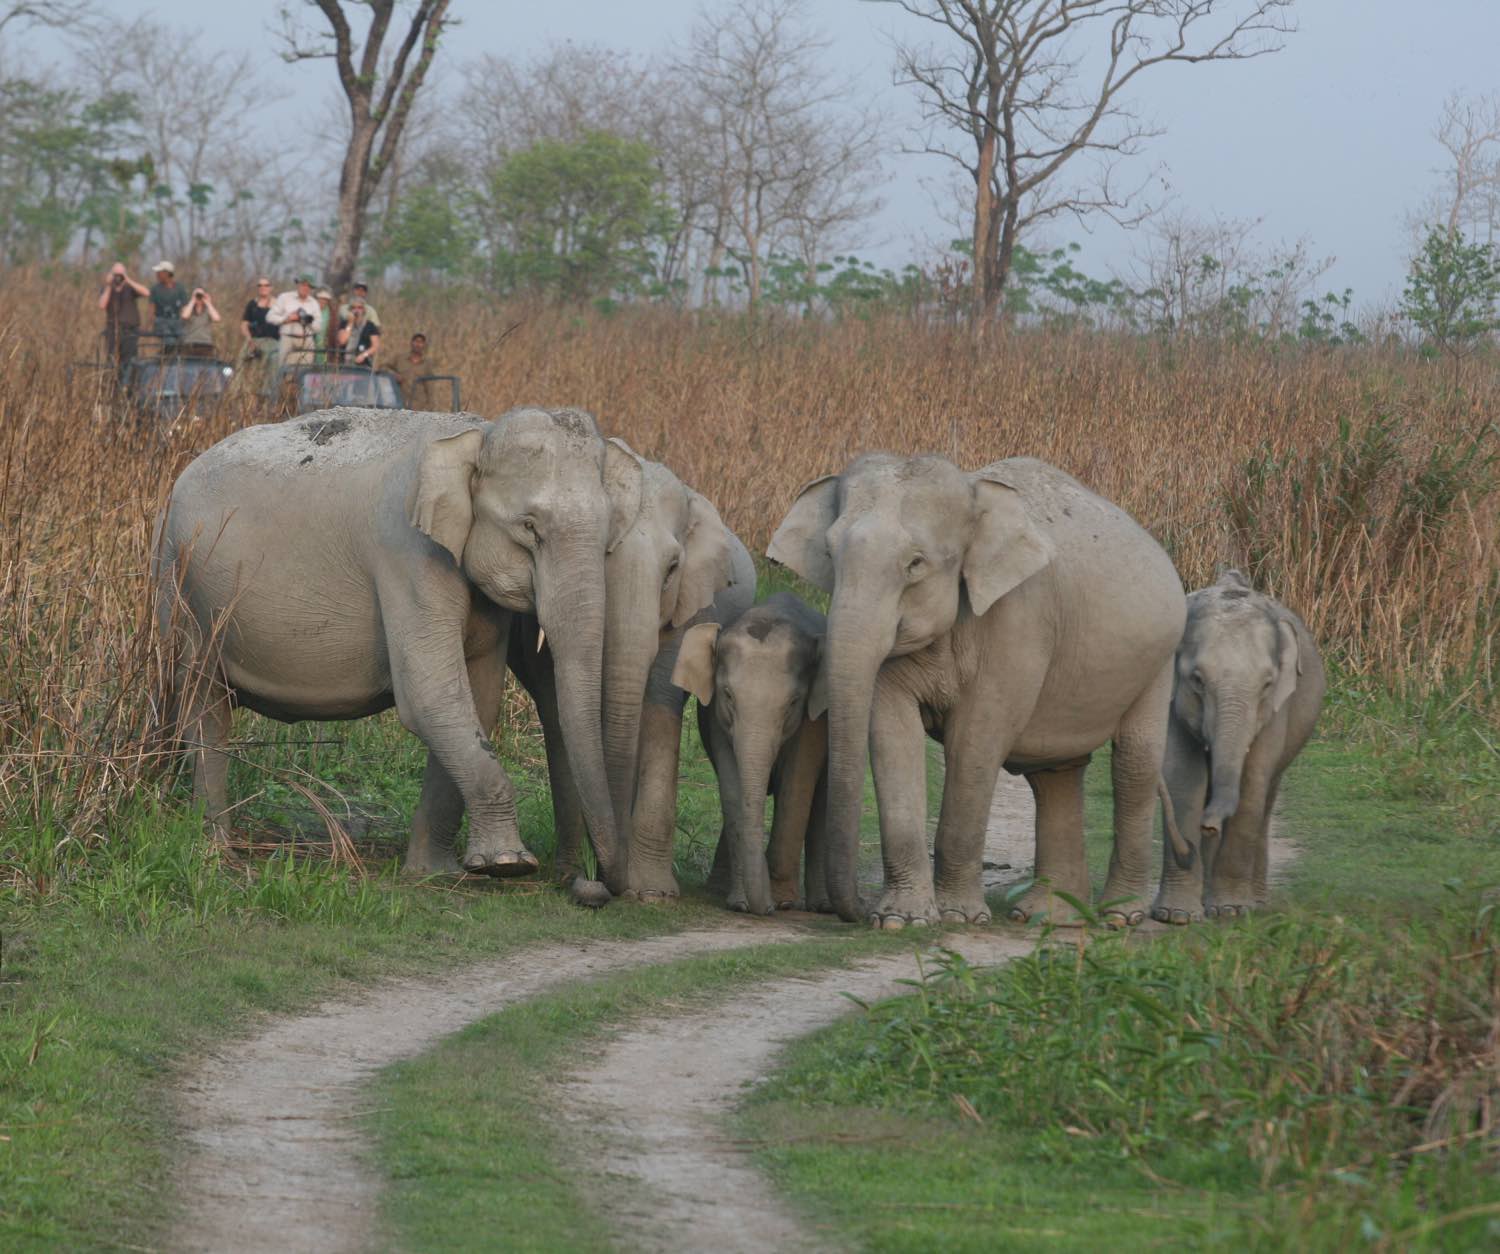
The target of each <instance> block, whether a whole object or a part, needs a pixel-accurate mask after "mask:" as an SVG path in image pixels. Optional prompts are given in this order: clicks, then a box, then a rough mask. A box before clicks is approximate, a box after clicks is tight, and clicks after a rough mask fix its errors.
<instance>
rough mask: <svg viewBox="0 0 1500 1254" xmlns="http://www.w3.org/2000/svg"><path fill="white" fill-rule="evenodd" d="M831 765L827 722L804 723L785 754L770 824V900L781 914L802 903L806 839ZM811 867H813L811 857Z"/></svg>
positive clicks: (820, 720) (824, 720)
mask: <svg viewBox="0 0 1500 1254" xmlns="http://www.w3.org/2000/svg"><path fill="white" fill-rule="evenodd" d="M827 761H828V722H827V720H826V719H819V720H818V721H817V722H804V723H803V724H802V726H801V727H799V728H798V729H797V731H796V732H795V733H794V734H793V736H792V739H791V740H790V742H788V744H787V745H786V747H785V748H784V749H783V751H782V760H781V769H780V771H779V772H778V773H777V780H776V812H775V817H774V818H773V819H772V820H771V843H770V845H769V847H768V848H767V849H766V869H767V871H768V872H769V873H770V876H771V900H772V902H774V903H775V906H776V908H777V909H778V910H795V909H796V908H797V905H798V903H799V900H800V898H799V895H798V893H797V867H798V864H799V863H800V862H801V860H802V849H803V845H804V844H805V842H806V839H807V830H808V822H809V820H810V819H811V817H812V808H813V801H814V798H815V797H816V795H817V791H818V781H819V780H820V779H821V778H822V775H823V768H824V765H825V764H826V763H827ZM808 865H809V866H811V865H812V863H811V855H810V854H809V860H808Z"/></svg>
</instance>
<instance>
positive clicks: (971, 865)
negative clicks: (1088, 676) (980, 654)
mask: <svg viewBox="0 0 1500 1254" xmlns="http://www.w3.org/2000/svg"><path fill="white" fill-rule="evenodd" d="M1009 708H1010V705H1009V703H1008V702H1000V701H993V700H989V699H987V698H986V697H985V696H979V697H977V698H975V697H970V698H969V699H967V700H964V701H962V702H961V703H960V704H959V705H958V706H957V707H956V708H955V709H954V710H952V711H951V712H950V714H949V715H948V718H947V720H946V723H945V725H944V730H943V751H944V771H943V805H942V810H941V812H940V813H939V815H938V826H937V836H936V839H935V841H934V849H933V852H934V859H933V878H934V881H935V885H936V888H937V904H938V910H939V911H940V913H941V917H942V919H943V921H944V922H945V923H988V922H989V921H990V909H989V906H988V905H986V904H985V900H984V878H983V867H984V838H985V835H986V833H987V831H988V829H989V821H990V806H991V803H992V801H993V799H994V796H995V784H996V781H997V780H998V779H999V777H1000V767H1001V765H1002V764H1003V763H1004V761H1005V756H1006V754H1007V753H1008V752H1009V750H1010V746H1011V742H1012V739H1013V732H1012V728H1011V726H1010V723H1009V721H1008V718H1007V711H1008V709H1009ZM924 751H925V746H924Z"/></svg>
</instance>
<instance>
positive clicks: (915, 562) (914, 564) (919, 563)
mask: <svg viewBox="0 0 1500 1254" xmlns="http://www.w3.org/2000/svg"><path fill="white" fill-rule="evenodd" d="M925 564H926V559H925V558H923V556H922V555H921V554H920V553H918V554H917V555H916V556H915V557H914V558H912V559H911V561H909V562H907V563H906V573H907V574H908V575H917V574H919V573H920V572H921V570H922V567H923V566H924V565H925Z"/></svg>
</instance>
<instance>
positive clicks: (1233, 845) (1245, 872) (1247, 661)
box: [1151, 570, 1327, 923]
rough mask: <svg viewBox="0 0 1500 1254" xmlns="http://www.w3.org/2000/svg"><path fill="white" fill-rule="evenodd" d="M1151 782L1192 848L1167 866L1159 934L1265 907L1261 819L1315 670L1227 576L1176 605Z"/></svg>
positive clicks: (1319, 695) (1290, 630)
mask: <svg viewBox="0 0 1500 1254" xmlns="http://www.w3.org/2000/svg"><path fill="white" fill-rule="evenodd" d="M1187 604H1188V616H1187V628H1186V630H1185V631H1184V632H1183V637H1182V643H1181V644H1180V645H1179V646H1178V649H1177V659H1176V666H1175V668H1174V669H1175V683H1174V687H1173V690H1172V717H1171V721H1170V723H1169V725H1168V729H1167V756H1166V762H1165V765H1164V767H1163V775H1164V776H1165V778H1166V781H1167V788H1168V790H1169V791H1170V793H1171V796H1172V808H1173V810H1174V811H1175V812H1176V815H1177V822H1178V826H1179V827H1180V828H1181V830H1182V834H1183V836H1184V837H1186V838H1187V839H1189V840H1191V841H1194V842H1199V841H1200V840H1201V849H1200V855H1201V856H1199V857H1198V858H1196V859H1194V861H1193V862H1192V864H1191V866H1189V867H1188V868H1186V869H1184V868H1182V867H1180V866H1178V865H1176V864H1175V863H1174V862H1173V860H1172V859H1170V858H1169V859H1167V860H1166V862H1165V865H1164V870H1163V873H1162V882H1161V891H1160V892H1159V893H1158V894H1157V898H1156V903H1155V905H1153V906H1152V908H1151V915H1152V917H1153V918H1156V919H1159V920H1160V921H1161V922H1163V923H1191V922H1195V921H1196V920H1199V919H1201V918H1203V916H1204V914H1208V915H1210V916H1231V917H1232V916H1235V915H1240V914H1245V913H1248V912H1249V910H1250V909H1251V908H1252V907H1254V906H1258V905H1263V904H1264V903H1265V900H1266V863H1267V854H1268V844H1269V839H1270V822H1271V809H1272V807H1273V806H1274V805H1275V802H1276V790H1277V788H1278V786H1279V785H1280V783H1281V776H1282V773H1283V772H1284V771H1285V770H1286V768H1287V767H1288V766H1289V765H1290V764H1291V761H1292V759H1293V758H1295V757H1296V756H1297V754H1298V753H1299V752H1301V750H1302V746H1303V745H1305V744H1306V743H1307V740H1308V737H1309V736H1311V735H1312V732H1313V727H1314V725H1315V724H1316V723H1317V721H1318V713H1319V711H1320V710H1321V709H1322V708H1323V696H1324V694H1325V692H1326V691H1327V680H1326V678H1325V676H1324V672H1323V659H1322V658H1321V657H1320V656H1319V654H1318V647H1317V645H1316V643H1314V641H1313V638H1312V636H1311V635H1310V634H1309V632H1308V630H1307V627H1306V625H1305V624H1304V623H1303V622H1302V620H1301V619H1300V618H1298V617H1297V615H1295V614H1294V613H1292V611H1291V610H1289V609H1287V608H1286V607H1285V606H1284V605H1281V604H1280V603H1278V602H1276V601H1273V600H1272V599H1271V598H1270V597H1267V596H1262V595H1261V594H1260V593H1258V592H1256V591H1255V590H1254V589H1252V588H1251V587H1250V584H1249V583H1248V582H1247V581H1246V579H1245V577H1244V576H1243V575H1242V574H1240V572H1239V571H1237V570H1231V571H1228V572H1226V573H1225V574H1224V575H1222V576H1221V577H1220V579H1219V582H1218V583H1216V584H1214V585H1213V586H1212V587H1208V588H1203V589H1200V590H1199V591H1197V592H1195V593H1193V594H1192V595H1191V596H1190V597H1188V602H1187Z"/></svg>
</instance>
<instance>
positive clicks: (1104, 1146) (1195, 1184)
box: [765, 894, 1500, 1246]
mask: <svg viewBox="0 0 1500 1254" xmlns="http://www.w3.org/2000/svg"><path fill="white" fill-rule="evenodd" d="M1495 905H1496V903H1495V902H1493V901H1489V902H1485V903H1483V904H1480V903H1477V902H1476V901H1475V900H1474V899H1473V896H1472V894H1470V895H1466V897H1465V898H1464V899H1463V900H1462V901H1461V903H1458V904H1455V906H1454V907H1453V908H1452V909H1451V910H1450V911H1449V912H1447V913H1446V914H1445V915H1444V916H1443V917H1441V918H1440V919H1438V920H1436V921H1435V922H1433V923H1432V924H1431V925H1422V924H1414V925H1413V927H1412V928H1411V929H1410V930H1407V931H1404V932H1401V933H1397V934H1395V935H1392V934H1391V933H1390V932H1388V931H1387V930H1386V928H1385V927H1384V926H1383V925H1382V924H1381V923H1379V922H1374V921H1357V920H1351V919H1344V918H1338V917H1335V918H1323V917H1316V916H1309V915H1304V914H1300V913H1299V914H1291V915H1283V916H1271V917H1268V918H1266V919H1263V920H1254V921H1252V922H1251V923H1250V924H1249V925H1246V926H1242V927H1236V928H1226V929H1218V928H1210V929H1201V930H1199V931H1197V932H1196V933H1193V934H1190V935H1189V936H1186V937H1183V938H1181V939H1180V940H1179V941H1177V942H1176V943H1162V944H1144V945H1143V944H1137V943H1132V942H1130V941H1129V940H1128V939H1127V938H1124V937H1121V936H1099V937H1094V938H1092V939H1091V940H1090V941H1089V942H1088V943H1086V944H1083V943H1080V944H1075V945H1049V946H1046V947H1043V948H1042V949H1039V950H1038V951H1037V952H1036V953H1035V954H1034V955H1032V956H1031V957H1028V958H1024V959H1019V960H1017V961H1015V962H1013V963H1011V964H1009V965H1008V966H1006V967H1005V968H1003V969H1001V970H999V971H993V972H983V973H981V972H976V971H975V970H973V969H972V968H970V967H968V966H967V965H966V964H965V963H964V962H963V960H962V959H961V958H959V957H957V956H956V955H953V956H950V957H949V958H948V960H947V961H946V962H945V963H943V964H942V965H940V966H939V967H938V968H937V969H936V970H935V971H933V972H932V973H931V974H930V975H929V976H928V978H927V980H926V981H925V982H924V983H923V984H922V986H921V987H920V988H919V990H918V992H917V994H916V996H915V997H912V998H905V999H902V1000H900V1001H896V1002H890V1003H886V1004H885V1005H882V1006H878V1007H875V1008H873V1009H872V1010H871V1012H870V1014H869V1015H868V1016H867V1017H866V1018H864V1019H863V1020H860V1021H856V1022H854V1023H852V1024H850V1025H848V1026H847V1027H845V1028H843V1029H842V1030H840V1031H836V1032H834V1033H832V1034H830V1035H829V1036H827V1037H824V1038H823V1039H821V1040H820V1041H819V1042H818V1043H817V1045H816V1046H814V1047H811V1048H809V1049H807V1050H805V1051H804V1052H803V1054H802V1056H801V1058H800V1060H799V1063H798V1065H797V1066H796V1067H795V1068H794V1069H793V1070H792V1071H791V1072H790V1073H789V1074H787V1075H784V1076H782V1077H781V1078H780V1079H779V1080H778V1081H776V1082H775V1084H774V1085H773V1086H771V1087H770V1088H769V1089H768V1090H767V1092H766V1095H765V1096H766V1098H767V1100H771V1101H782V1102H786V1103H790V1104H792V1105H794V1106H806V1105H816V1104H822V1103H832V1104H835V1105H852V1106H858V1107H872V1108H876V1109H885V1110H890V1109H893V1108H894V1109H899V1110H904V1111H909V1112H912V1113H914V1114H918V1115H925V1116H929V1117H931V1116H933V1115H937V1114H941V1113H946V1112H953V1113H954V1114H955V1115H956V1116H957V1117H959V1118H967V1119H968V1120H969V1121H970V1122H971V1123H973V1124H976V1125H990V1124H994V1125H997V1126H999V1127H1001V1128H1004V1129H1006V1130H1007V1131H1009V1132H1015V1131H1023V1132H1025V1133H1026V1134H1027V1135H1026V1137H1025V1138H1024V1142H1020V1139H1019V1138H1018V1143H1017V1144H1015V1145H1013V1152H1019V1153H1020V1154H1021V1155H1022V1157H1023V1158H1024V1159H1025V1160H1027V1161H1031V1162H1040V1163H1047V1164H1073V1165H1078V1166H1084V1167H1086V1166H1088V1165H1090V1164H1093V1163H1097V1164H1099V1165H1101V1166H1103V1167H1106V1168H1112V1167H1114V1166H1116V1165H1118V1164H1120V1163H1121V1162H1124V1161H1128V1162H1130V1163H1131V1164H1132V1165H1134V1166H1135V1167H1137V1168H1138V1169H1139V1171H1140V1174H1141V1177H1142V1178H1143V1179H1161V1180H1163V1181H1165V1182H1169V1184H1170V1185H1171V1186H1173V1187H1182V1188H1189V1189H1203V1190H1209V1191H1226V1190H1227V1191H1228V1192H1229V1193H1231V1194H1241V1195H1243V1196H1244V1197H1246V1198H1248V1197H1251V1196H1253V1195H1254V1194H1255V1192H1256V1191H1257V1190H1269V1193H1267V1194H1265V1195H1263V1199H1262V1202H1261V1204H1260V1205H1258V1206H1257V1207H1256V1208H1255V1209H1254V1210H1253V1211H1252V1210H1249V1209H1247V1210H1245V1211H1243V1212H1242V1213H1241V1215H1240V1218H1239V1223H1238V1224H1237V1225H1235V1226H1237V1227H1240V1228H1241V1231H1240V1233H1239V1234H1238V1235H1239V1238H1240V1239H1243V1240H1249V1241H1252V1242H1254V1241H1258V1240H1263V1241H1269V1242H1272V1243H1274V1242H1275V1241H1277V1240H1280V1239H1284V1238H1285V1235H1286V1234H1287V1233H1290V1232H1292V1231H1298V1232H1299V1234H1300V1239H1301V1240H1303V1241H1306V1240H1308V1239H1309V1231H1310V1230H1309V1229H1308V1228H1307V1227H1306V1226H1304V1225H1305V1224H1306V1221H1307V1219H1308V1217H1309V1216H1316V1223H1315V1224H1314V1226H1313V1228H1312V1229H1311V1231H1315V1232H1317V1233H1318V1242H1319V1243H1322V1242H1326V1243H1327V1244H1328V1245H1329V1246H1334V1245H1337V1244H1340V1243H1341V1242H1342V1241H1344V1240H1346V1239H1355V1238H1358V1237H1360V1236H1371V1235H1382V1236H1388V1235H1391V1234H1393V1233H1396V1232H1402V1233H1404V1234H1406V1235H1405V1236H1403V1238H1402V1240H1403V1241H1404V1240H1406V1239H1408V1238H1409V1237H1410V1236H1414V1235H1415V1234H1416V1232H1417V1231H1420V1230H1424V1229H1428V1228H1432V1229H1436V1228H1438V1227H1445V1226H1446V1227H1448V1231H1449V1232H1450V1233H1451V1237H1452V1239H1453V1240H1465V1241H1472V1240H1474V1239H1476V1238H1478V1237H1480V1236H1481V1235H1482V1234H1484V1233H1485V1232H1486V1230H1487V1225H1488V1224H1489V1222H1491V1221H1492V1220H1493V1221H1494V1222H1495V1223H1496V1225H1497V1231H1500V1180H1497V1179H1496V1178H1495V1176H1494V1174H1493V1171H1492V1168H1493V1163H1491V1162H1489V1161H1488V1160H1487V1156H1486V1154H1485V1153H1484V1151H1483V1150H1482V1148H1476V1152H1472V1153H1466V1152H1463V1147H1464V1146H1465V1145H1466V1144H1467V1143H1468V1142H1469V1141H1470V1140H1473V1141H1474V1142H1475V1144H1476V1147H1478V1143H1479V1138H1481V1137H1482V1136H1484V1135H1490V1136H1493V1130H1490V1129H1488V1128H1487V1125H1488V1122H1489V1117H1490V1116H1489V1113H1488V1111H1489V1109H1490V1108H1491V1105H1492V1103H1493V1102H1494V1100H1495V1098H1496V1096H1497V1094H1500V1074H1497V1072H1496V1069H1495V1062H1494V1059H1493V1056H1492V1050H1493V1042H1492V1041H1491V1040H1490V1036H1491V1032H1492V1028H1493V1014H1494V1004H1493V990H1494V989H1495V988H1496V987H1500V927H1497V926H1496V920H1495ZM1481 1129H1485V1131H1481ZM975 1135H982V1133H978V1132H976V1134H975ZM1480 1201H1493V1202H1495V1203H1496V1207H1495V1209H1494V1210H1493V1211H1492V1212H1491V1213H1490V1214H1488V1215H1480V1216H1477V1217H1475V1218H1474V1219H1473V1220H1471V1221H1470V1222H1469V1223H1467V1224H1463V1223H1456V1224H1453V1225H1451V1226H1447V1225H1445V1224H1444V1223H1443V1217H1447V1216H1451V1215H1453V1214H1454V1213H1455V1212H1458V1211H1460V1210H1462V1209H1463V1208H1466V1207H1469V1206H1472V1205H1473V1204H1474V1203H1476V1202H1480ZM1222 1220H1223V1216H1221V1217H1220V1221H1221V1222H1222ZM1278 1234H1279V1235H1278ZM1200 1235H1207V1234H1206V1233H1204V1234H1200Z"/></svg>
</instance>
